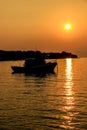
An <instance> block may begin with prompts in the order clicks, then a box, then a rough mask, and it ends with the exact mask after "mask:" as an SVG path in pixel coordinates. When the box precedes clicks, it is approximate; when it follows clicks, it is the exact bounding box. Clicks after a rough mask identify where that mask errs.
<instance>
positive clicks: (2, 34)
mask: <svg viewBox="0 0 87 130" xmlns="http://www.w3.org/2000/svg"><path fill="white" fill-rule="evenodd" d="M0 16H1V20H0V50H35V49H38V50H40V51H53V52H59V51H63V50H64V51H69V52H72V53H76V54H77V55H80V56H87V51H86V48H87V0H44V1H41V0H32V1H30V0H25V1H24V0H15V1H12V0H8V1H7V0H3V1H1V0H0Z"/></svg>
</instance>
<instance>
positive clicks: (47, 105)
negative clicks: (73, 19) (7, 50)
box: [0, 58, 87, 130]
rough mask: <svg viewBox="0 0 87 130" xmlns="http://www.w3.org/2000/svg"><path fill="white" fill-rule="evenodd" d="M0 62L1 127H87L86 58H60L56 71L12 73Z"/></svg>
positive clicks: (28, 129) (32, 129)
mask: <svg viewBox="0 0 87 130" xmlns="http://www.w3.org/2000/svg"><path fill="white" fill-rule="evenodd" d="M16 64H19V65H20V64H21V62H17V61H13V62H12V61H9V62H0V129H6V130H7V129H8V130H10V129H12V130H63V129H65V130H69V129H73V130H86V129H87V58H79V59H61V60H58V69H57V67H56V68H55V74H49V75H45V76H42V77H36V76H26V75H24V74H12V73H11V72H12V70H11V68H10V67H11V65H16Z"/></svg>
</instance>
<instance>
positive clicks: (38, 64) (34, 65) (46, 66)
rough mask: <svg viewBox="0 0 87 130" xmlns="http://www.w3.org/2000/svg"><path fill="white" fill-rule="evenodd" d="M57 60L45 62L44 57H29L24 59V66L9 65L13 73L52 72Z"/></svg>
mask: <svg viewBox="0 0 87 130" xmlns="http://www.w3.org/2000/svg"><path fill="white" fill-rule="evenodd" d="M56 65H57V62H48V63H46V61H45V59H44V58H29V59H26V60H25V63H24V66H11V68H12V70H13V72H14V73H26V74H34V73H35V74H42V73H53V72H54V68H55V66H56Z"/></svg>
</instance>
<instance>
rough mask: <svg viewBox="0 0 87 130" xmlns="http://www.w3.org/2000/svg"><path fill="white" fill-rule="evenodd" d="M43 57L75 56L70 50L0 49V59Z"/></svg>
mask: <svg viewBox="0 0 87 130" xmlns="http://www.w3.org/2000/svg"><path fill="white" fill-rule="evenodd" d="M41 56H42V57H43V58H45V59H61V58H77V57H78V56H77V55H75V54H72V53H70V52H65V51H62V52H61V53H59V52H41V51H20V50H18V51H6V50H0V61H10V60H25V59H26V58H35V57H41Z"/></svg>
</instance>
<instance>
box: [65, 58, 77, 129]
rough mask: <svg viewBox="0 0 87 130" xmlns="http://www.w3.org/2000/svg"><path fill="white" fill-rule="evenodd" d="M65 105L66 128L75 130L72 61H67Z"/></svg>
mask: <svg viewBox="0 0 87 130" xmlns="http://www.w3.org/2000/svg"><path fill="white" fill-rule="evenodd" d="M65 79H66V80H65V85H64V89H65V104H64V108H63V109H64V111H65V112H66V114H65V115H64V116H63V118H64V120H65V121H64V122H63V127H64V128H73V126H72V125H71V124H72V120H73V118H74V116H75V115H74V113H73V110H74V93H73V72H72V59H66V67H65Z"/></svg>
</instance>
